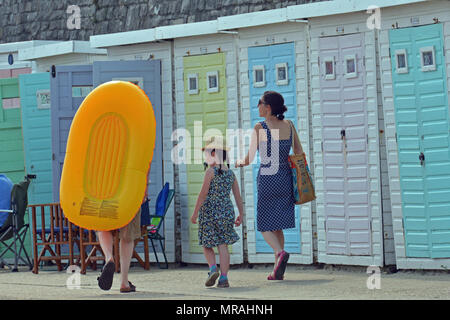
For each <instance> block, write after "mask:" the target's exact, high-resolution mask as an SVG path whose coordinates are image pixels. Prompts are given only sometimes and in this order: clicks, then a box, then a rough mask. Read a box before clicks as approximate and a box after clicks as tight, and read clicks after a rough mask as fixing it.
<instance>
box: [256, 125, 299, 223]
mask: <svg viewBox="0 0 450 320" xmlns="http://www.w3.org/2000/svg"><path fill="white" fill-rule="evenodd" d="M260 123H261V125H262V127H263V128H264V129H265V130H266V132H267V141H260V143H259V145H258V151H259V156H260V159H261V165H260V167H259V171H258V176H257V185H258V203H257V217H256V228H257V230H258V231H260V232H264V231H276V230H283V229H290V228H295V200H294V194H293V190H292V188H293V185H292V171H291V168H290V166H289V162H288V157H289V152H290V150H291V146H292V132H291V136H290V137H289V139H286V140H275V141H272V135H271V133H270V130H269V128H268V127H267V124H266V122H265V121H263V122H260ZM277 143H279V144H278V146H279V149H278V154H279V157H278V159H275V160H274V161H272V162H271V158H270V157H271V154H272V152H276V147H277V145H276V144H277ZM266 150H267V151H266Z"/></svg>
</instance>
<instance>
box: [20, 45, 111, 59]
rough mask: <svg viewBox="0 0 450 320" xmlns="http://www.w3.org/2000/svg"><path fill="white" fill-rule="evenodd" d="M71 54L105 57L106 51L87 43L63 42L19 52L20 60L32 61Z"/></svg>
mask: <svg viewBox="0 0 450 320" xmlns="http://www.w3.org/2000/svg"><path fill="white" fill-rule="evenodd" d="M71 53H84V54H99V55H106V54H107V51H106V49H98V48H92V47H91V45H90V43H89V41H64V42H59V43H50V44H45V45H42V46H39V47H29V48H24V49H20V50H19V59H20V60H34V59H39V58H46V57H51V56H58V55H64V54H71Z"/></svg>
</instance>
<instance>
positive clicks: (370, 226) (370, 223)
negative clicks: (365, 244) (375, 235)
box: [369, 220, 372, 232]
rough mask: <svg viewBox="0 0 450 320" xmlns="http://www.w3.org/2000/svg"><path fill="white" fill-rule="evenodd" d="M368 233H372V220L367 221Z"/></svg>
mask: <svg viewBox="0 0 450 320" xmlns="http://www.w3.org/2000/svg"><path fill="white" fill-rule="evenodd" d="M369 228H370V232H372V220H370V221H369Z"/></svg>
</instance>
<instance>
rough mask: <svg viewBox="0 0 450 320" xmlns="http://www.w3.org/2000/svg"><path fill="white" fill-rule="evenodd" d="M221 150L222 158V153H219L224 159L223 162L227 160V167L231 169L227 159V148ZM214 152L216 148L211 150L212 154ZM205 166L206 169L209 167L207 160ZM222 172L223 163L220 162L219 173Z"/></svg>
mask: <svg viewBox="0 0 450 320" xmlns="http://www.w3.org/2000/svg"><path fill="white" fill-rule="evenodd" d="M218 151H219V150H218ZM220 151H222V158H220V155H219V159H220V160H222V162H223V163H225V162H227V167H228V169H230V164H229V163H228V161H227V151H226V150H220ZM213 152H216V149H212V150H211V154H212V153H213ZM203 167H204V168H205V170H206V169H208V164H207V163H206V162H203ZM222 173H223V171H222V163H220V164H219V174H222Z"/></svg>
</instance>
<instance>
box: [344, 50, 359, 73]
mask: <svg viewBox="0 0 450 320" xmlns="http://www.w3.org/2000/svg"><path fill="white" fill-rule="evenodd" d="M348 60H353V61H355V71H354V72H347V61H348ZM344 61H345V64H344V70H345V75H344V78H346V79H351V78H356V77H357V76H358V60H356V54H349V55H346V56H345V59H344Z"/></svg>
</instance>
